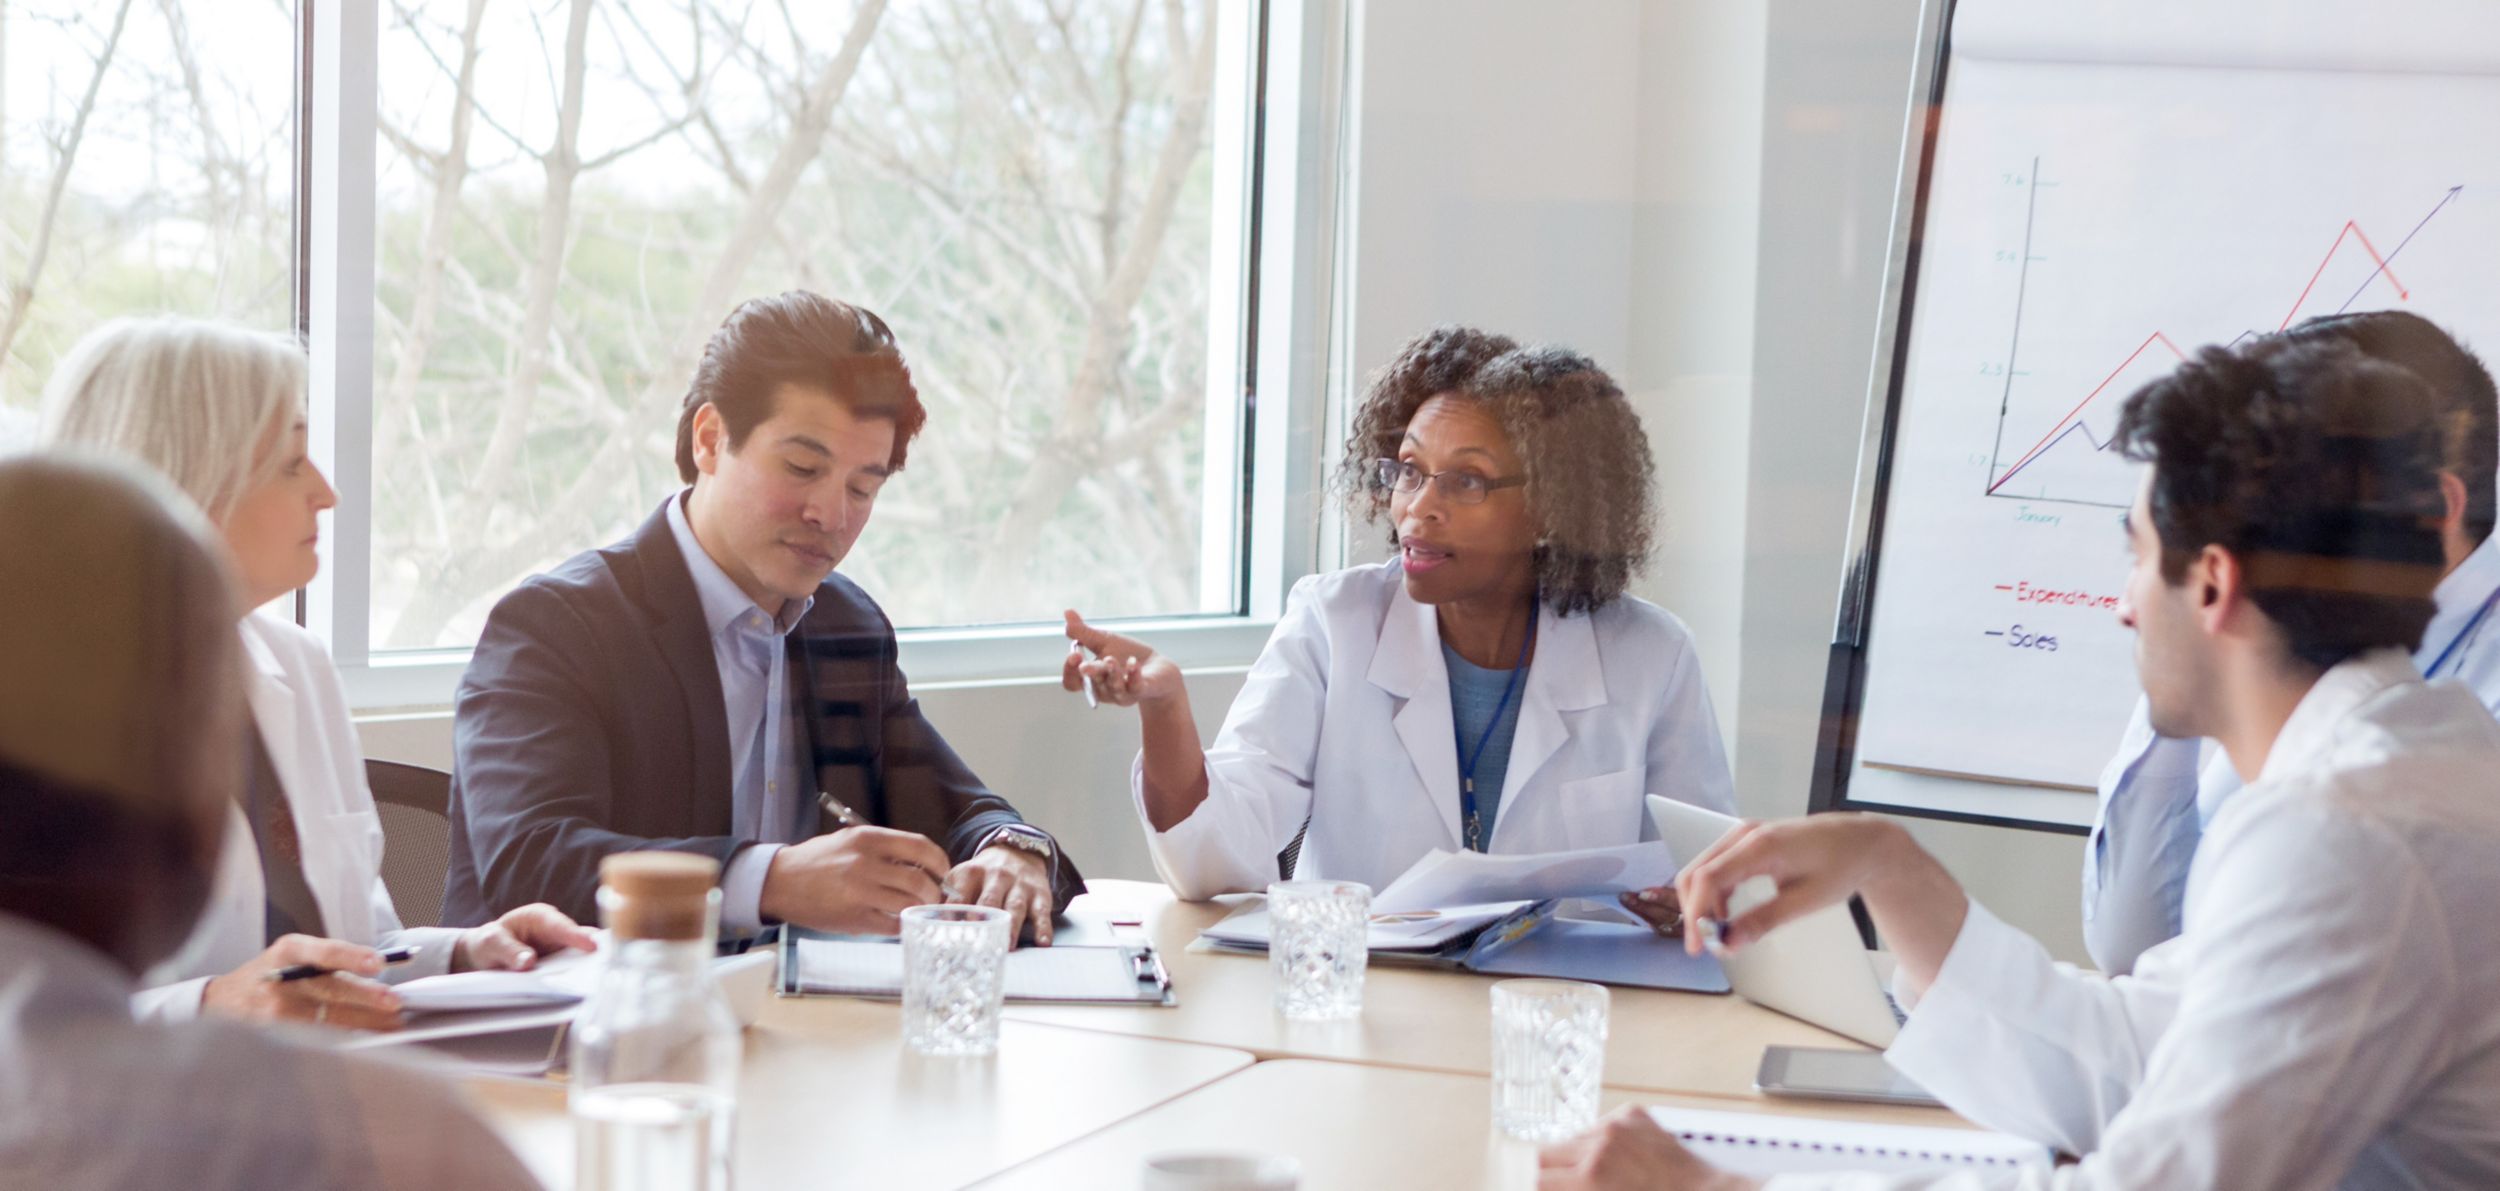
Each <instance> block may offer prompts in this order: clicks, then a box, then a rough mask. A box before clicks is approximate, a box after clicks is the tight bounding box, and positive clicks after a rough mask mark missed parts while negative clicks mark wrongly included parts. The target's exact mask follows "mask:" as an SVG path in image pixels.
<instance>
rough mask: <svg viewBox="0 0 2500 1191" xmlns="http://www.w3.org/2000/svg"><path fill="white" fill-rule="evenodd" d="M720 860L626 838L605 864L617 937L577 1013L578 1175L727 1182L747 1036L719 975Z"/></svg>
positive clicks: (597, 1186)
mask: <svg viewBox="0 0 2500 1191" xmlns="http://www.w3.org/2000/svg"><path fill="white" fill-rule="evenodd" d="M719 877H720V863H719V862H718V861H715V860H713V859H712V858H710V857H708V856H695V855H691V854H688V853H683V852H626V853H620V854H618V855H614V856H610V857H608V858H607V859H606V860H605V861H603V862H602V863H601V864H600V866H599V918H600V921H601V923H602V924H604V925H605V926H606V927H607V928H608V936H609V937H608V945H607V946H606V947H605V948H603V949H602V951H603V952H604V955H603V956H602V958H603V960H604V963H603V965H602V967H601V970H600V975H599V980H598V983H597V985H596V986H594V988H593V989H592V991H591V994H590V998H589V999H588V1000H587V1001H586V1002H584V1003H583V1005H582V1008H581V1011H580V1012H579V1013H578V1014H577V1015H575V1017H574V1019H573V1027H572V1031H571V1042H570V1045H571V1048H572V1049H571V1052H570V1053H571V1064H572V1082H571V1088H570V1090H569V1092H568V1093H567V1096H568V1100H569V1103H570V1106H571V1110H572V1116H573V1144H574V1176H573V1185H574V1186H575V1187H577V1188H580V1189H581V1191H727V1188H728V1186H729V1155H730V1139H731V1136H732V1133H733V1129H732V1123H733V1118H734V1116H735V1107H736V1103H737V1092H738V1061H739V1055H740V1051H741V1049H742V1047H743V1045H744V1043H743V1040H742V1039H741V1038H740V1037H739V1032H738V1019H737V1017H736V1016H735V1015H734V1014H732V1013H731V1012H730V1009H729V1003H728V1001H727V1000H725V999H724V998H723V997H722V996H721V993H720V989H719V986H718V985H716V984H714V983H713V981H712V951H713V946H712V944H713V939H714V937H715V934H716V933H717V931H718V929H719V919H720V891H719V890H718V889H716V888H714V883H715V882H716V881H717V880H718V879H719Z"/></svg>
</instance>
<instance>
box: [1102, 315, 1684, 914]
mask: <svg viewBox="0 0 2500 1191" xmlns="http://www.w3.org/2000/svg"><path fill="white" fill-rule="evenodd" d="M1339 482H1340V487H1341V488H1343V489H1344V490H1345V493H1346V495H1347V498H1348V501H1349V504H1350V505H1351V506H1352V508H1353V511H1355V512H1357V513H1359V514H1362V515H1363V516H1364V517H1365V518H1366V519H1369V520H1372V521H1379V520H1381V519H1382V518H1383V515H1384V514H1385V515H1386V518H1387V519H1388V521H1389V522H1390V526H1391V541H1392V542H1393V543H1394V544H1395V545H1396V546H1397V553H1396V555H1395V557H1393V558H1391V559H1390V560H1389V561H1387V562H1384V563H1380V564H1375V565H1370V566H1358V567H1352V568H1349V569H1346V570H1342V571H1336V572H1333V573H1330V574H1324V575H1315V576H1312V577H1310V578H1308V579H1305V580H1303V581H1302V582H1300V583H1298V584H1296V585H1295V586H1294V589H1293V592H1292V594H1291V595H1290V596H1288V597H1287V599H1286V602H1285V609H1284V613H1283V615H1282V616H1281V617H1280V618H1279V619H1278V621H1277V624H1276V629H1275V633H1274V635H1273V636H1271V637H1270V638H1269V639H1268V643H1267V648H1266V649H1265V650H1264V651H1263V652H1261V654H1260V655H1259V659H1258V661H1257V662H1256V663H1255V664H1254V665H1252V666H1251V668H1250V673H1249V676H1248V677H1247V679H1245V681H1244V682H1243V685H1242V689H1241V694H1240V695H1239V697H1238V698H1236V699H1235V700H1234V702H1233V706H1232V710H1231V711H1230V713H1228V714H1227V715H1226V716H1225V718H1224V726H1223V729H1222V730H1221V731H1220V732H1218V733H1217V734H1216V738H1215V744H1214V746H1213V747H1211V748H1206V749H1203V750H1202V749H1201V748H1200V747H1199V744H1198V742H1199V739H1200V738H1199V735H1198V728H1197V725H1196V722H1195V720H1194V718H1193V717H1192V715H1191V712H1190V707H1189V696H1188V692H1187V690H1186V689H1185V688H1184V686H1183V685H1182V681H1181V674H1180V671H1179V668H1178V667H1177V666H1175V665H1174V664H1173V663H1172V662H1171V661H1170V659H1168V658H1166V657H1164V656H1163V655H1161V654H1159V653H1157V652H1155V651H1154V649H1153V648H1152V647H1150V646H1149V645H1147V644H1146V643H1144V642H1142V641H1138V640H1136V639H1133V638H1129V637H1123V636H1120V635H1117V634H1113V633H1106V632H1103V631H1101V630H1099V629H1096V628H1094V627H1092V626H1091V625H1088V624H1086V623H1085V622H1084V621H1083V620H1082V619H1081V618H1080V617H1079V616H1078V615H1077V614H1076V613H1075V612H1070V613H1069V614H1068V635H1069V637H1070V638H1072V639H1073V640H1074V641H1075V642H1076V643H1077V644H1078V645H1080V646H1083V647H1084V649H1085V650H1087V651H1089V652H1090V654H1091V656H1090V657H1086V656H1082V655H1080V654H1079V653H1077V652H1076V651H1074V650H1071V652H1070V655H1069V658H1068V662H1067V666H1066V672H1065V674H1064V675H1063V679H1064V685H1066V686H1067V688H1068V689H1070V690H1075V689H1078V688H1079V687H1080V685H1090V686H1091V688H1092V692H1093V694H1094V695H1095V696H1096V697H1097V698H1099V699H1103V700H1108V701H1109V702H1112V703H1116V704H1120V705H1123V706H1130V705H1133V706H1136V707H1137V708H1138V709H1139V713H1140V719H1141V722H1142V729H1143V736H1144V748H1143V750H1142V751H1141V753H1140V754H1139V757H1138V762H1137V764H1136V766H1135V768H1134V771H1133V777H1132V785H1133V791H1132V793H1133V795H1134V797H1135V799H1136V803H1137V809H1138V814H1139V815H1140V817H1141V818H1143V819H1144V821H1145V824H1146V839H1147V847H1148V850H1149V851H1150V852H1151V853H1152V854H1153V856H1154V861H1155V866H1156V868H1157V869H1158V870H1159V871H1160V872H1161V873H1162V875H1163V878H1164V880H1165V881H1166V882H1168V883H1169V884H1170V885H1171V886H1172V888H1173V890H1174V891H1175V892H1177V893H1178V894H1179V895H1180V896H1181V897H1183V898H1189V899H1200V898H1206V897H1212V896H1214V895H1216V894H1219V893H1227V892H1234V891H1241V890H1257V889H1263V888H1265V887H1266V885H1267V884H1268V883H1269V882H1270V881H1274V880H1278V879H1280V877H1282V876H1286V875H1291V876H1297V877H1329V878H1337V879H1344V880H1352V881H1359V882H1362V883H1364V884H1367V885H1370V886H1372V887H1373V888H1374V889H1379V888H1381V887H1384V886H1386V885H1388V884H1389V883H1390V882H1391V881H1393V880H1395V879H1396V878H1397V877H1398V875H1399V874H1400V873H1403V872H1405V871H1406V869H1407V868H1408V867H1409V866H1411V865H1413V864H1414V863H1415V862H1416V861H1417V860H1418V859H1421V858H1422V857H1423V856H1425V855H1426V854H1428V853H1430V852H1431V851H1432V850H1434V849H1446V850H1457V849H1459V848H1472V849H1476V850H1479V851H1489V852H1507V853H1525V852H1545V851H1554V850H1559V849H1566V848H1587V847H1598V846H1604V845H1611V844H1628V843H1633V842H1636V841H1638V840H1640V839H1643V838H1655V837H1656V830H1655V828H1653V827H1652V826H1651V825H1650V824H1649V821H1648V815H1647V814H1646V804H1645V802H1644V796H1645V795H1649V794H1663V795H1666V796H1668V797H1670V798H1677V799H1681V800H1684V801H1686V802H1691V803H1694V804H1696V805H1699V806H1706V807H1710V808H1712V809H1714V810H1720V811H1726V810H1728V809H1730V807H1731V805H1732V803H1733V801H1734V793H1733V788H1732V783H1731V782H1730V780H1729V777H1728V767H1727V757H1726V754H1725V752H1724V750H1723V747H1722V745H1721V743H1720V740H1719V728H1718V723H1717V720H1716V718H1715V717H1714V716H1713V715H1712V713H1711V709H1710V696H1709V692H1708V691H1707V690H1705V689H1704V687H1703V683H1702V676H1701V667H1700V664H1699V662H1698V660H1697V659H1696V658H1695V656H1694V652H1693V641H1692V634H1691V633H1689V632H1688V631H1686V629H1685V628H1684V625H1683V623H1682V622H1680V621H1678V620H1677V619H1676V618H1675V617H1674V616H1673V615H1671V614H1669V613H1668V612H1667V611H1666V610H1665V609H1662V608H1660V607H1658V606H1657V605H1655V604H1651V603H1649V602H1647V601H1644V600H1640V599H1637V598H1634V597H1632V596H1629V595H1626V594H1625V592H1624V589H1625V587H1626V586H1627V585H1628V584H1629V582H1630V580H1631V577H1632V575H1633V574H1634V573H1635V572H1636V571H1637V570H1638V569H1639V568H1640V566H1641V565H1642V564H1643V563H1644V562H1645V561H1646V560H1647V557H1648V555H1649V550H1650V536H1651V528H1650V527H1651V517H1652V507H1653V488H1654V480H1653V477H1652V465H1651V462H1650V456H1649V448H1648V440H1647V438H1646V437H1645V436H1644V435H1643V433H1642V430H1641V425H1640V420H1639V418H1638V417H1637V416H1636V415H1635V414H1634V413H1633V411H1632V408H1631V405H1630V404H1629V402H1627V401H1626V400H1625V399H1624V395H1623V391H1622V389H1621V388H1619V387H1617V386H1616V384H1615V383H1614V381H1613V380H1612V379H1610V378H1609V377H1607V375H1606V374H1605V373H1604V372H1603V371H1601V370H1599V369H1598V367H1597V366H1596V365H1595V364H1593V363H1591V362H1590V361H1589V360H1588V359H1587V358H1586V357H1584V356H1581V355H1579V354H1577V353H1574V352H1570V351H1567V350H1563V349H1560V348H1552V347H1527V348H1522V347H1519V346H1518V345H1516V344H1515V343H1513V342H1512V341H1511V340H1509V339H1507V338H1504V337H1502V336H1498V335H1490V334H1486V333H1484V332H1481V331H1475V330H1470V329H1466V328H1452V327H1445V328H1441V329H1438V330H1435V331H1432V332H1431V333H1429V334H1426V335H1424V336H1423V337H1421V338H1419V339H1417V340H1415V341H1414V342H1412V343H1409V344H1408V345H1407V346H1406V347H1405V349H1404V350H1403V351H1401V352H1400V353H1399V355H1398V357H1397V359H1395V360H1393V361H1391V362H1390V364H1389V365H1388V366H1387V367H1385V368H1383V369H1382V370H1381V371H1380V372H1379V373H1378V374H1377V375H1375V376H1374V378H1373V379H1372V382H1371V386H1370V388H1369V391H1368V392H1367V393H1366V394H1365V397H1364V400H1363V405H1362V408H1361V410H1360V411H1359V412H1358V413H1357V415H1356V418H1355V423H1354V430H1353V433H1352V435H1351V436H1350V438H1349V439H1348V442H1347V445H1346V451H1345V457H1344V460H1343V462H1342V465H1341V467H1340V469H1339ZM1297 839H1299V841H1300V848H1299V853H1298V862H1297V863H1296V864H1295V866H1294V870H1293V872H1292V873H1290V874H1286V873H1282V872H1280V868H1281V866H1282V861H1281V859H1280V857H1279V853H1280V852H1283V851H1284V850H1285V849H1287V848H1288V847H1289V846H1291V845H1293V844H1294V843H1295V842H1296V840H1297ZM1627 904H1628V905H1632V906H1633V908H1634V909H1636V910H1640V909H1643V908H1644V906H1643V905H1642V904H1640V899H1638V898H1633V899H1628V900H1627ZM1645 916H1647V917H1650V918H1651V919H1652V921H1660V920H1662V919H1667V918H1671V916H1672V910H1668V909H1655V908H1653V909H1652V910H1651V912H1650V913H1648V914H1647V915H1645Z"/></svg>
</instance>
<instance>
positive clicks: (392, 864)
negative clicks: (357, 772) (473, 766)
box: [365, 760, 451, 926]
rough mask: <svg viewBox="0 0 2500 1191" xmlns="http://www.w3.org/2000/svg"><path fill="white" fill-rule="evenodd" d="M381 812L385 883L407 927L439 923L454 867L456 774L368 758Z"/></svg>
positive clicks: (368, 782) (368, 770)
mask: <svg viewBox="0 0 2500 1191" xmlns="http://www.w3.org/2000/svg"><path fill="white" fill-rule="evenodd" d="M365 784H366V785H368V786H371V787H372V788H373V802H374V808H375V809H376V810H378V811H380V812H381V815H382V885H383V887H384V888H387V889H389V890H390V891H391V904H392V905H393V906H396V907H397V908H398V910H399V920H400V922H401V923H402V924H404V925H407V926H440V925H442V921H443V874H444V873H446V872H447V871H449V870H450V868H451V775H450V774H448V773H444V772H443V771H441V770H439V769H428V768H426V767H424V766H422V765H402V764H400V763H399V762H397V761H373V760H368V761H366V762H365Z"/></svg>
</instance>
